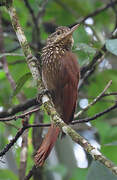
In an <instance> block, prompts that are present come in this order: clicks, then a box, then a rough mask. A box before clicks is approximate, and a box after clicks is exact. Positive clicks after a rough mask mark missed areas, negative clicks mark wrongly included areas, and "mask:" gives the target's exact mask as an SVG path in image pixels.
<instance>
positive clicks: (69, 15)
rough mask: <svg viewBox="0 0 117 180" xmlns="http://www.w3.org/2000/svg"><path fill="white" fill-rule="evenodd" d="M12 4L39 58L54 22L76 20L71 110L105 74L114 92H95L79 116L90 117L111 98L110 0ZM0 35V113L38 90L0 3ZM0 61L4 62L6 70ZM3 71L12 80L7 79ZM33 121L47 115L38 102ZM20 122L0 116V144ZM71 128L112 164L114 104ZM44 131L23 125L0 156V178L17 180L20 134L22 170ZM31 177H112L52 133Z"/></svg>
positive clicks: (115, 80)
mask: <svg viewBox="0 0 117 180" xmlns="http://www.w3.org/2000/svg"><path fill="white" fill-rule="evenodd" d="M13 5H14V7H15V8H16V11H17V14H18V17H19V20H20V23H21V26H22V28H23V30H24V32H25V35H26V38H27V40H28V43H29V45H30V47H31V50H32V52H33V54H34V55H35V56H37V58H38V59H39V61H40V62H41V59H40V55H41V49H42V47H43V46H44V45H45V42H46V39H47V37H48V35H49V34H51V33H52V32H54V31H55V28H56V27H58V26H69V27H71V26H73V25H74V24H76V23H81V25H80V27H79V28H78V29H77V30H76V31H75V32H74V34H73V38H74V47H73V52H74V53H75V54H76V55H77V57H78V62H79V64H80V67H81V82H80V87H79V98H78V105H77V109H76V112H78V111H80V110H83V109H84V108H85V107H86V106H87V105H88V104H89V103H90V102H91V101H93V99H95V98H96V97H97V96H98V95H99V93H101V92H102V91H103V89H104V88H105V86H106V85H107V83H108V82H109V81H110V80H112V85H111V86H110V87H109V88H108V89H107V92H106V93H112V92H114V93H115V94H114V95H113V96H112V95H111V96H105V97H103V98H101V99H100V100H99V101H98V102H97V103H96V104H95V105H93V106H91V107H90V108H89V109H88V110H87V111H86V112H84V113H83V114H82V115H81V116H80V117H79V119H81V118H86V117H92V116H94V115H95V114H96V113H99V112H102V111H104V110H105V109H107V108H109V107H110V106H112V105H113V104H114V103H115V102H116V100H117V99H116V95H117V33H116V28H117V1H116V0H115V1H114V0H110V1H109V0H102V1H98V0H82V1H81V0H48V1H47V0H35V1H34V0H15V1H14V3H13ZM0 40H1V41H0V117H2V114H3V112H6V111H7V112H8V111H10V109H11V108H13V107H15V106H16V105H18V104H22V103H24V102H28V101H29V100H32V99H34V98H36V97H37V94H38V90H37V88H36V86H35V82H34V81H33V80H32V79H31V77H30V76H28V75H29V69H28V66H27V64H26V61H25V58H24V55H23V52H22V49H21V47H20V44H19V42H18V39H17V37H16V34H15V32H14V30H13V28H12V24H11V21H10V17H9V15H8V12H7V10H6V8H5V7H0ZM4 53H5V56H4ZM3 57H4V58H3ZM96 57H97V59H96ZM5 62H6V64H7V65H8V72H7V70H6V68H5ZM92 62H93V63H92ZM9 74H10V76H11V79H13V82H12V80H11V79H9ZM12 83H13V84H12ZM15 85H17V91H16V90H14V89H15ZM32 107H36V105H34V104H31V105H30V106H29V107H28V108H27V110H26V111H29V110H30V109H31V108H32ZM22 112H23V111H22ZM20 113H21V112H19V114H20ZM77 120H78V119H77ZM39 122H44V123H48V122H50V118H49V116H48V115H47V114H46V113H45V112H43V111H42V110H41V108H40V110H39V111H38V112H36V113H33V114H32V115H31V116H30V118H29V123H39ZM20 127H22V123H21V119H18V120H17V121H15V122H14V121H12V122H9V123H2V122H0V150H2V149H3V148H4V147H5V145H6V144H7V143H9V142H10V140H11V139H12V138H13V137H14V136H15V135H16V133H17V131H18V128H20ZM75 130H76V131H78V133H80V134H81V135H82V136H84V137H85V138H86V139H88V141H89V142H90V143H91V144H92V145H93V146H95V147H97V148H99V149H100V151H101V152H102V153H103V154H104V155H105V156H107V158H109V159H110V160H112V161H113V162H114V163H115V164H117V112H116V110H114V111H110V112H109V113H106V114H105V115H104V116H101V117H99V118H98V119H96V120H95V121H91V122H88V123H84V124H77V125H75ZM46 132H47V128H44V129H42V128H30V129H29V130H27V131H26V133H25V135H26V136H25V137H24V136H22V137H20V138H19V139H18V141H17V142H16V143H15V145H14V146H13V147H12V148H11V149H10V150H9V151H8V152H7V153H6V155H5V156H4V157H2V158H1V159H0V180H3V179H4V180H17V179H21V180H23V179H22V176H21V172H22V162H21V151H22V146H23V145H22V139H25V145H26V148H27V151H28V154H27V165H26V164H25V172H24V173H25V174H28V172H29V171H30V169H31V168H32V166H33V165H34V162H33V156H34V153H35V152H36V150H37V148H38V146H39V144H40V142H41V140H42V137H43V136H44V134H45V133H46ZM19 169H20V170H21V171H19ZM19 173H20V175H19ZM32 179H34V180H38V179H39V180H94V179H95V180H110V179H111V180H116V179H117V177H115V175H113V174H112V173H111V172H110V171H109V170H108V169H107V168H105V167H104V166H103V165H101V164H100V163H97V162H94V161H93V160H92V158H91V157H90V155H88V154H86V152H85V151H84V150H83V148H82V147H81V146H79V145H78V144H76V143H74V142H73V141H72V140H71V139H70V138H69V137H67V136H66V137H65V138H62V139H61V137H60V138H59V139H58V141H57V143H56V147H55V148H54V149H53V151H52V153H51V154H50V156H49V158H48V160H47V161H46V163H45V165H44V167H43V168H41V169H40V168H39V169H37V170H36V171H35V174H34V177H33V178H32Z"/></svg>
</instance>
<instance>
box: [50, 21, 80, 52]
mask: <svg viewBox="0 0 117 180" xmlns="http://www.w3.org/2000/svg"><path fill="white" fill-rule="evenodd" d="M78 26H79V24H77V25H75V26H73V27H72V28H68V27H65V26H60V27H58V28H56V31H55V32H54V33H52V34H51V35H50V36H49V37H48V39H47V45H50V46H58V45H61V46H64V47H66V48H68V49H71V47H72V46H73V43H74V40H73V38H72V34H73V32H74V31H75V30H76V29H77V28H78Z"/></svg>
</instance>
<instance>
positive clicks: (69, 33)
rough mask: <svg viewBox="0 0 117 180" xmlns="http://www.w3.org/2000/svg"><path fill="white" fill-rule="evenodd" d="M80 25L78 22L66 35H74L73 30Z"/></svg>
mask: <svg viewBox="0 0 117 180" xmlns="http://www.w3.org/2000/svg"><path fill="white" fill-rule="evenodd" d="M79 26H80V24H76V25H75V26H73V27H72V28H71V29H70V31H69V32H68V33H67V34H66V36H65V37H70V36H72V34H73V32H74V31H75V30H76V29H77V28H78V27H79Z"/></svg>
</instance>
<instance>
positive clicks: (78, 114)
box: [74, 80, 112, 118]
mask: <svg viewBox="0 0 117 180" xmlns="http://www.w3.org/2000/svg"><path fill="white" fill-rule="evenodd" d="M111 84H112V80H110V81H109V82H108V84H107V85H106V87H105V88H104V90H103V91H102V92H101V93H100V94H99V95H98V96H97V97H96V98H95V99H94V100H93V101H92V102H91V103H89V104H88V106H87V107H86V108H84V109H83V110H81V111H79V112H78V113H76V114H75V116H74V118H77V117H79V116H80V115H81V114H82V113H83V112H84V111H86V110H88V109H89V108H90V107H91V106H92V105H94V104H95V103H96V102H97V101H99V100H100V99H101V98H102V97H103V95H104V93H105V92H106V90H107V89H108V88H109V87H110V85H111Z"/></svg>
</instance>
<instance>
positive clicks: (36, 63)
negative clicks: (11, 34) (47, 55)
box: [7, 4, 40, 83]
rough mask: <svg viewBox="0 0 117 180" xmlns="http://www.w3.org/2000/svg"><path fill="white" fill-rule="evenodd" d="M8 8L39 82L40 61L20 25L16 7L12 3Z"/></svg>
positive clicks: (33, 73)
mask: <svg viewBox="0 0 117 180" xmlns="http://www.w3.org/2000/svg"><path fill="white" fill-rule="evenodd" d="M7 9H8V12H9V15H10V18H11V22H12V25H13V28H14V30H15V32H16V35H17V38H18V40H19V43H20V45H21V47H22V50H23V53H24V55H25V57H26V61H27V64H28V66H29V69H30V71H31V73H32V76H33V78H34V80H36V82H37V83H38V82H40V72H39V61H38V60H37V58H36V57H35V56H33V55H32V53H31V50H30V47H29V45H28V42H27V39H26V37H25V35H24V32H23V30H22V28H21V26H20V23H19V19H18V17H17V14H16V10H15V8H14V7H13V6H12V5H11V4H10V5H7Z"/></svg>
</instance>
